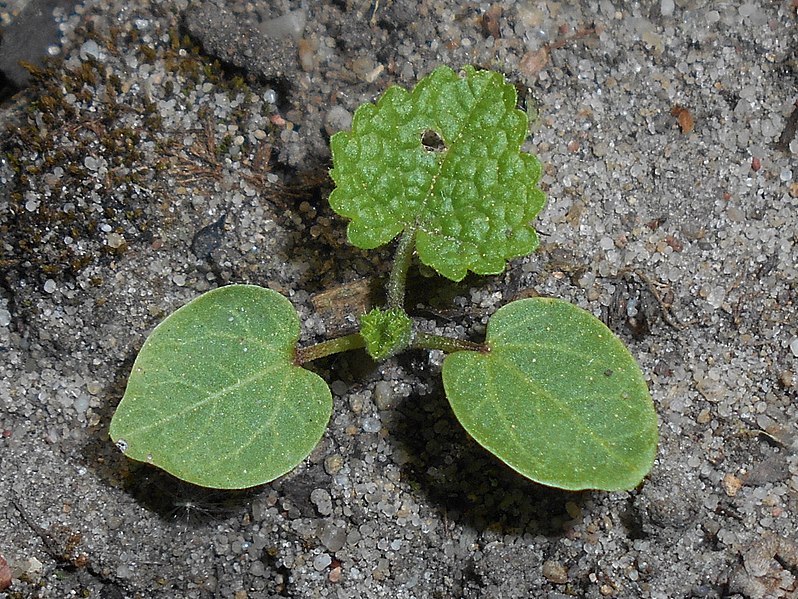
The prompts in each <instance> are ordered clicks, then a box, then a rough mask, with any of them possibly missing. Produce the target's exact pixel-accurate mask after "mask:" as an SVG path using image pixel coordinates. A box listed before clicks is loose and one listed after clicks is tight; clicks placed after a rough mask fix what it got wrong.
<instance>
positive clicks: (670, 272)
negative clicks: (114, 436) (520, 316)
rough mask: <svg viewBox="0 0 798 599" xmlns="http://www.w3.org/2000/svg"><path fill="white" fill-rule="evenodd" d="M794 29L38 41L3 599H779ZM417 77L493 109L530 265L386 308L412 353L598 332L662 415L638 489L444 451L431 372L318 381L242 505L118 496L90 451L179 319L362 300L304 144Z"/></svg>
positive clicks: (582, 17)
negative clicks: (322, 411)
mask: <svg viewBox="0 0 798 599" xmlns="http://www.w3.org/2000/svg"><path fill="white" fill-rule="evenodd" d="M21 4H22V3H19V5H16V4H15V3H11V2H5V3H0V17H3V21H2V22H3V23H5V22H7V20H10V19H11V18H13V17H14V15H17V14H19V13H20V10H21ZM9 15H10V16H9ZM796 18H797V17H796V9H795V7H794V6H793V4H792V3H789V2H781V3H766V2H747V1H746V2H738V3H708V2H703V1H701V0H676V1H675V2H674V1H665V0H663V1H662V2H653V3H648V4H644V5H641V4H639V3H634V4H632V3H629V4H627V3H620V2H615V3H613V2H610V1H609V0H600V1H595V2H594V1H583V2H577V3H566V2H548V3H494V4H491V3H480V2H466V3H463V2H455V1H453V0H444V1H442V2H428V1H426V0H424V1H422V2H410V1H409V0H393V1H392V2H391V1H384V2H378V3H369V2H359V1H358V2H355V1H354V0H351V1H350V0H347V1H346V2H319V3H301V2H298V1H292V0H274V1H272V2H265V3H259V4H257V5H256V4H255V3H245V2H238V3H236V2H222V1H221V0H214V1H210V0H209V1H202V2H200V1H198V2H188V1H186V0H166V1H159V2H153V3H149V2H143V1H140V0H132V1H126V2H116V1H113V0H102V1H100V0H97V1H89V2H85V3H82V4H77V5H76V6H75V7H74V12H71V13H69V14H65V13H57V14H56V22H57V23H59V31H60V33H61V39H62V45H61V47H60V50H59V51H58V59H59V61H57V62H56V63H55V64H54V65H53V66H51V67H48V68H47V69H45V70H43V71H42V72H41V73H40V74H39V75H37V76H35V77H33V82H32V84H31V86H30V88H29V89H28V90H27V91H26V92H25V93H24V94H23V95H22V96H17V97H15V98H12V99H10V100H8V101H6V102H5V103H4V104H3V106H2V112H0V123H2V125H3V126H4V128H5V127H6V126H8V127H10V128H11V129H10V131H9V134H8V135H6V136H5V138H4V139H5V141H4V152H3V157H2V159H0V232H2V238H1V239H0V269H2V272H1V273H0V275H1V276H0V354H1V355H2V360H0V406H2V409H1V410H0V460H2V462H1V463H0V465H1V467H0V488H3V489H4V492H3V493H2V494H0V555H2V556H3V557H4V558H5V559H6V560H7V561H8V563H9V565H10V566H11V569H12V574H13V576H14V579H13V583H12V586H11V588H10V589H8V590H7V591H6V592H5V593H6V595H7V596H9V597H17V596H19V597H48V598H49V597H53V598H59V599H60V598H62V597H68V596H108V597H136V596H139V597H153V598H157V597H170V598H171V597H181V598H182V597H185V598H206V597H234V598H236V599H242V598H244V597H279V596H292V597H297V598H310V597H339V598H340V597H364V598H372V597H375V598H376V597H395V598H400V599H401V598H419V599H422V598H423V599H426V598H440V597H465V598H473V599H477V598H479V599H482V598H485V599H487V598H489V597H531V596H532V597H550V598H560V597H568V596H580V597H621V598H627V597H628V598H639V597H645V598H652V599H653V598H667V597H707V598H711V597H756V598H764V597H790V596H792V594H794V593H795V591H796V589H797V588H798V582H796V574H795V573H796V572H798V557H796V554H797V553H798V551H796V546H798V451H796V449H798V441H796V439H798V402H797V401H796V399H797V398H798V383H796V380H797V379H796V376H798V375H796V373H797V372H798V363H796V358H798V302H796V297H798V293H797V292H796V289H797V288H798V237H797V236H796V231H798V184H797V183H796V176H797V175H796V172H795V169H796V153H798V139H796V129H798V108H796V106H797V105H796V102H798V92H796V89H797V88H796V70H797V69H798V65H797V64H796V54H795V48H796V47H798V28H796ZM186 33H187V34H190V35H189V36H187V37H186V36H184V34H186ZM200 46H201V48H200ZM215 59H218V61H219V62H218V63H216V64H214V60H215ZM439 64H449V65H452V66H457V65H462V64H475V65H480V66H484V67H491V68H495V69H498V70H500V71H502V72H504V73H505V74H506V75H507V76H508V78H509V79H510V80H511V81H513V82H514V83H517V84H518V88H519V90H520V92H521V102H522V103H523V104H524V105H525V106H526V108H527V110H528V111H530V112H531V113H533V114H537V115H539V118H538V119H537V120H536V121H535V122H534V123H533V124H532V126H531V129H530V139H529V142H528V144H527V149H528V150H530V151H534V152H536V153H537V154H538V155H539V157H540V158H541V160H542V161H543V162H544V164H545V170H544V176H543V185H544V186H545V188H546V191H547V194H548V197H549V204H548V205H547V207H546V208H545V209H544V211H543V212H542V213H541V216H540V218H539V221H538V223H537V226H538V229H539V230H540V232H541V237H542V239H543V243H542V246H541V248H540V249H539V251H538V252H537V253H536V254H534V255H533V256H530V257H527V258H522V259H518V260H514V261H512V262H511V263H510V265H509V266H508V269H507V271H506V272H505V273H503V274H502V275H498V276H495V277H483V278H469V279H467V281H466V282H465V283H462V284H457V285H454V284H447V283H445V282H441V281H438V280H437V279H432V280H430V279H426V278H422V277H420V276H419V275H416V274H414V275H413V277H414V278H413V279H411V286H410V287H411V300H412V303H409V305H412V306H414V310H415V313H416V315H417V316H418V318H419V322H420V326H422V327H423V328H424V330H429V331H435V332H439V333H447V334H452V335H463V336H467V337H471V338H474V339H478V338H479V336H480V335H481V334H484V327H485V324H486V322H487V316H488V315H489V314H490V313H492V312H493V311H495V310H496V309H498V308H499V307H500V306H501V305H503V304H505V303H506V302H508V301H510V300H511V299H513V298H516V297H524V296H528V295H530V294H542V295H554V296H558V297H562V298H566V299H568V300H570V301H572V302H574V303H576V304H578V305H580V306H582V307H584V308H586V309H588V310H590V311H592V312H593V313H594V314H596V315H598V316H601V317H602V318H603V319H604V320H605V321H606V322H608V323H609V325H610V326H611V327H612V328H613V329H614V330H615V331H616V332H617V333H618V334H619V335H620V336H621V337H622V338H623V339H624V340H625V341H626V342H627V343H628V345H629V347H630V350H631V352H632V353H633V355H634V356H635V357H636V358H637V359H638V360H639V362H640V364H641V367H642V369H643V372H644V373H645V374H646V377H647V379H648V381H649V386H650V388H651V391H652V394H653V397H654V400H655V403H656V406H657V411H658V414H659V417H660V435H661V440H660V449H659V454H658V459H657V463H656V465H655V467H654V470H653V472H652V473H651V475H650V476H649V477H648V479H647V481H646V482H645V483H644V484H643V486H642V487H641V488H640V489H638V490H635V491H633V492H628V493H598V492H593V493H591V492H586V493H576V494H575V493H566V492H562V491H558V490H555V489H548V488H544V487H541V486H538V485H535V484H533V483H531V482H529V481H527V480H525V479H522V478H521V477H519V476H517V475H516V474H514V473H513V472H511V471H509V470H508V469H506V468H505V467H503V466H502V465H501V464H499V463H497V461H496V460H495V459H493V458H492V457H491V456H490V455H489V454H487V453H486V452H485V451H484V450H482V449H481V448H480V447H478V446H476V445H475V443H473V441H471V440H470V439H469V438H468V436H467V435H466V434H465V433H464V432H463V430H462V429H461V428H460V426H459V424H458V423H457V421H456V420H455V419H454V417H453V415H452V413H451V410H450V408H449V406H448V404H447V402H446V400H445V398H444V397H443V394H442V386H441V383H440V376H439V372H440V364H441V360H442V356H441V355H440V352H431V353H430V354H424V353H415V352H411V353H410V354H408V355H406V356H401V357H399V358H397V359H393V360H390V361H388V362H386V363H384V364H380V365H374V364H373V363H371V362H370V361H369V360H366V359H365V358H364V356H363V354H362V353H357V352H354V353H352V354H351V355H344V356H341V357H339V358H336V359H335V360H327V361H324V362H322V363H320V364H319V365H318V371H319V372H320V374H322V376H324V377H325V379H326V380H327V381H329V382H330V383H331V385H332V387H333V391H334V393H335V410H334V414H333V417H332V420H331V422H330V426H329V429H328V432H327V434H326V435H325V437H324V438H323V440H322V442H321V443H320V444H319V446H318V447H317V448H316V450H315V451H314V452H313V453H312V454H311V456H310V457H309V458H308V459H307V460H306V461H305V462H304V463H303V464H302V465H301V466H300V467H298V468H297V469H296V470H295V471H294V472H292V473H289V474H288V475H286V476H284V477H283V478H281V479H279V480H277V481H274V482H273V483H271V484H268V485H265V486H263V487H260V488H257V489H252V490H248V491H246V492H240V493H220V492H215V491H208V490H202V489H197V488H194V487H191V486H190V485H186V484H184V483H181V482H180V481H176V480H174V479H172V478H170V477H169V476H167V475H165V474H162V473H160V472H158V471H155V470H153V469H151V468H149V467H147V466H146V465H138V464H134V463H131V462H128V461H126V460H125V459H124V458H123V456H121V455H120V454H119V452H117V451H116V450H115V448H114V447H113V445H112V444H111V442H110V441H109V439H108V436H107V431H108V423H109V421H110V417H111V415H112V413H113V409H114V406H115V405H116V404H117V403H118V401H119V399H120V397H121V395H122V393H123V390H124V385H125V381H126V377H127V374H128V372H129V370H130V367H131V364H132V360H133V358H134V357H135V355H136V351H137V350H138V348H139V347H140V346H141V344H142V342H143V340H144V338H145V337H146V335H147V334H148V333H149V332H150V331H151V330H152V328H153V327H154V326H155V325H156V324H157V323H158V322H159V321H160V320H161V319H162V318H163V317H164V316H165V315H166V314H168V313H169V312H170V311H172V310H174V309H175V308H177V307H178V306H180V305H182V304H183V303H185V302H186V301H188V300H189V299H191V298H193V297H196V296H197V295H198V294H199V293H201V292H202V291H205V290H208V289H211V288H213V287H216V286H218V285H220V284H224V283H227V282H248V283H257V284H261V285H265V286H269V287H271V288H273V289H275V290H277V291H280V292H282V293H284V294H285V295H286V296H287V297H289V299H291V301H292V302H293V303H294V305H295V306H296V307H297V310H298V311H299V313H300V315H301V317H302V319H303V331H302V339H301V342H302V343H304V344H307V343H311V342H315V341H318V340H321V339H324V338H326V337H327V335H328V334H329V333H328V331H338V330H339V329H341V328H342V327H344V328H345V327H346V326H351V322H352V318H351V314H348V313H347V314H344V315H341V314H335V312H334V310H331V311H324V312H316V311H315V310H314V301H313V300H314V298H316V294H318V293H319V292H321V291H323V290H325V289H329V288H332V287H334V286H336V285H341V284H352V285H356V284H362V280H363V279H366V278H368V277H379V276H383V275H384V274H385V273H386V272H387V269H388V267H389V258H390V251H389V250H390V248H388V249H382V250H376V251H373V252H361V251H360V250H356V249H353V248H351V247H350V246H348V245H347V243H346V239H345V225H344V222H342V220H341V219H339V218H337V217H336V216H334V215H333V214H332V213H331V211H330V210H329V208H328V207H327V205H326V197H327V195H328V193H329V190H330V183H329V182H328V181H327V179H326V174H327V168H329V166H330V165H329V150H328V148H327V142H328V137H329V135H330V134H331V133H333V132H334V131H336V130H338V129H340V128H345V127H346V126H348V125H349V123H350V122H351V117H352V115H353V114H354V111H355V109H356V108H357V106H358V105H360V104H361V103H362V102H364V101H371V100H374V99H375V98H377V97H378V96H379V94H380V93H381V92H382V91H384V90H385V89H386V88H387V87H388V86H389V85H391V84H400V85H403V86H405V87H409V86H412V85H413V84H415V82H416V81H417V80H418V78H420V77H421V76H423V75H424V74H425V73H427V72H429V71H431V70H432V69H433V68H434V67H435V66H437V65H439ZM26 109H27V110H26ZM209 227H210V228H209ZM414 283H415V287H414ZM438 287H440V290H439V289H438ZM352 288H354V287H352ZM344 289H346V288H344ZM414 289H415V291H414ZM336 334H337V333H336ZM13 593H16V595H14V594H13ZM2 595H3V592H2V591H0V596H2Z"/></svg>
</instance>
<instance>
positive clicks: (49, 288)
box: [44, 279, 56, 293]
mask: <svg viewBox="0 0 798 599" xmlns="http://www.w3.org/2000/svg"><path fill="white" fill-rule="evenodd" d="M55 289H56V287H55V281H53V280H52V279H47V280H46V281H45V282H44V292H45V293H54V292H55Z"/></svg>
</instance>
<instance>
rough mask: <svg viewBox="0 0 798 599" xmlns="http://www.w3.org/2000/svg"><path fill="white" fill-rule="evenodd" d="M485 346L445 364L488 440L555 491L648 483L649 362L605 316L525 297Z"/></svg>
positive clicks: (457, 399) (457, 397)
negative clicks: (637, 356) (645, 364)
mask: <svg viewBox="0 0 798 599" xmlns="http://www.w3.org/2000/svg"><path fill="white" fill-rule="evenodd" d="M486 344H487V346H488V347H489V352H486V353H478V352H471V351H463V352H457V353H453V354H450V355H449V356H447V357H446V360H445V361H444V364H443V383H444V387H445V389H446V395H447V397H448V399H449V402H450V404H451V406H452V409H453V410H454V413H455V415H456V416H457V419H458V420H459V421H460V422H461V423H462V425H463V427H464V428H465V429H466V431H468V433H469V434H470V435H471V436H472V437H473V438H474V439H475V440H476V441H477V442H478V443H479V444H480V445H482V446H483V447H485V448H486V449H487V450H488V451H490V452H492V453H493V454H495V455H496V456H498V457H499V458H500V459H501V460H502V461H504V462H505V463H507V464H508V465H509V466H510V467H512V468H513V469H515V470H516V471H518V472H520V473H521V474H523V475H524V476H526V477H528V478H531V479H532V480H535V481H537V482H540V483H543V484H546V485H550V486H554V487H560V488H563V489H570V490H579V489H603V490H607V491H613V490H620V489H631V488H634V487H635V486H637V485H638V484H639V483H640V481H641V480H642V479H643V477H644V476H645V475H646V474H647V473H648V472H649V470H650V469H651V467H652V465H653V462H654V456H655V454H656V447H657V417H656V413H655V412H654V405H653V402H652V401H651V396H650V394H649V391H648V387H647V386H646V381H645V380H644V378H643V374H642V372H641V371H640V367H639V366H638V365H637V363H636V362H635V360H634V358H633V357H632V355H631V354H630V353H629V351H628V350H627V349H626V347H625V346H624V345H623V343H621V341H620V340H619V339H618V338H617V337H615V336H614V335H613V334H612V332H611V331H610V330H609V329H608V328H607V327H606V326H605V325H604V324H603V323H602V322H601V321H599V320H598V319H596V318H595V317H594V316H593V315H591V314H590V313H588V312H586V311H584V310H582V309H581V308H578V307H576V306H574V305H572V304H569V303H567V302H564V301H562V300H556V299H549V298H533V299H526V300H520V301H517V302H512V303H510V304H508V305H506V306H504V307H503V308H501V309H500V310H498V311H497V312H496V313H495V314H494V315H493V316H492V317H491V319H490V322H489V323H488V332H487V339H486Z"/></svg>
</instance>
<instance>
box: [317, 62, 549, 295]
mask: <svg viewBox="0 0 798 599" xmlns="http://www.w3.org/2000/svg"><path fill="white" fill-rule="evenodd" d="M463 70H464V76H463V77H460V76H458V75H457V73H455V72H454V71H452V70H451V69H450V68H448V67H439V68H437V69H436V70H435V71H433V72H432V73H431V74H430V75H428V76H427V77H425V78H424V79H422V80H421V81H420V82H419V83H418V85H417V86H416V87H415V88H414V89H413V91H412V92H408V91H407V90H405V89H403V88H401V87H398V86H394V87H391V88H389V89H388V90H387V91H386V92H385V94H384V95H383V96H382V98H380V100H379V101H378V102H377V104H376V105H374V104H365V105H363V106H361V107H360V108H358V110H357V111H356V112H355V116H354V119H353V122H352V130H351V131H350V132H340V133H336V134H335V135H333V137H332V140H331V142H330V147H331V149H332V156H333V169H332V171H331V173H330V174H331V176H332V178H333V180H334V181H335V184H336V188H335V190H334V191H333V193H332V194H331V195H330V205H331V206H332V208H333V209H334V210H335V211H336V212H338V213H339V214H341V215H343V216H346V217H348V218H350V219H352V222H351V223H349V229H348V234H349V240H350V241H351V242H352V243H353V244H354V245H356V246H358V247H361V248H366V249H370V248H375V247H377V246H380V245H382V244H385V243H387V242H389V241H390V240H391V239H393V238H394V237H395V236H396V235H398V234H399V233H400V232H401V231H402V230H403V229H405V228H406V227H409V228H415V229H417V235H416V248H417V251H418V255H419V258H420V259H421V261H422V262H423V263H424V264H427V265H428V266H431V267H432V268H434V269H435V270H437V271H438V272H439V273H440V274H442V275H444V276H446V277H448V278H450V279H452V280H455V281H459V280H461V279H462V278H463V277H464V276H465V275H466V272H467V271H468V270H471V271H473V272H475V273H478V274H495V273H499V272H501V271H502V270H503V269H504V266H505V262H506V260H508V259H510V258H514V257H517V256H523V255H526V254H529V253H530V252H532V251H533V250H534V249H535V248H536V247H537V244H538V239H537V235H536V233H535V230H534V228H533V226H532V221H533V219H534V218H535V216H536V215H537V213H538V212H539V211H540V209H541V208H542V207H543V204H544V202H545V197H544V195H543V192H541V191H540V189H538V187H537V185H536V184H537V181H538V179H539V178H540V174H541V168H540V163H539V162H538V160H537V158H535V157H534V156H532V155H531V154H527V153H523V152H521V151H520V148H521V144H522V143H523V142H524V139H525V138H526V135H527V130H528V120H527V116H526V114H525V113H524V112H522V111H521V110H518V109H516V108H515V102H516V92H515V88H514V87H513V86H512V85H510V84H508V83H506V82H505V80H504V77H503V76H502V75H501V74H499V73H494V72H491V71H476V70H475V69H474V68H473V67H470V66H467V67H465V68H464V69H463ZM425 136H426V139H427V140H430V139H431V140H433V141H434V140H435V139H439V140H440V141H441V142H442V145H440V146H437V145H436V144H435V143H433V142H429V143H427V145H425V143H424V140H425Z"/></svg>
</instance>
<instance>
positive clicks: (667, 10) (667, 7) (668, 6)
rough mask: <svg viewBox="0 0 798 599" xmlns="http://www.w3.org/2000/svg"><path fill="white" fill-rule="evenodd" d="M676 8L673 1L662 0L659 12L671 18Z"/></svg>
mask: <svg viewBox="0 0 798 599" xmlns="http://www.w3.org/2000/svg"><path fill="white" fill-rule="evenodd" d="M674 8H675V6H674V2H673V0H662V1H661V2H660V3H659V11H660V13H662V16H663V17H670V16H671V15H672V14H673V9H674Z"/></svg>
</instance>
